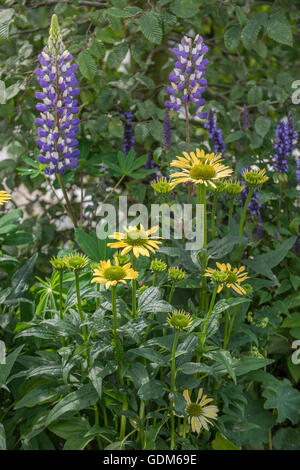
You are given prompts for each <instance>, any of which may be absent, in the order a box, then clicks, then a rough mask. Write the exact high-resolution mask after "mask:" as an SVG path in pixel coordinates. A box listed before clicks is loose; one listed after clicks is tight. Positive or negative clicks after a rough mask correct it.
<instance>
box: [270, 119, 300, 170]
mask: <svg viewBox="0 0 300 470" xmlns="http://www.w3.org/2000/svg"><path fill="white" fill-rule="evenodd" d="M297 136H298V133H297V132H296V131H294V129H293V121H292V117H291V115H290V114H289V115H288V117H287V119H286V120H285V121H283V120H282V121H280V122H279V123H278V125H277V127H276V142H275V144H274V150H275V152H276V153H275V154H274V159H275V163H274V170H275V171H276V172H277V173H287V172H288V169H289V167H288V158H289V156H290V155H291V153H292V151H293V150H294V148H295V145H296V142H297Z"/></svg>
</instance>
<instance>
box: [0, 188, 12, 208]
mask: <svg viewBox="0 0 300 470" xmlns="http://www.w3.org/2000/svg"><path fill="white" fill-rule="evenodd" d="M10 198H11V196H10V194H8V193H7V192H6V191H0V206H2V204H4V203H5V202H6V201H8V200H9V199H10Z"/></svg>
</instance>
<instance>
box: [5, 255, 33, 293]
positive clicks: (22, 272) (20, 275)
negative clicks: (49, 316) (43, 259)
mask: <svg viewBox="0 0 300 470" xmlns="http://www.w3.org/2000/svg"><path fill="white" fill-rule="evenodd" d="M37 257H38V253H36V254H35V255H33V256H32V257H31V258H30V259H29V260H28V261H26V263H25V264H23V266H22V267H21V268H20V269H19V270H18V271H17V272H16V273H15V274H14V275H13V277H12V280H11V284H12V288H13V290H12V294H11V295H10V296H9V299H11V298H16V299H17V298H19V297H21V295H22V294H23V293H24V292H25V291H26V290H27V289H28V286H29V280H30V277H31V275H32V272H33V269H34V266H35V263H36V260H37Z"/></svg>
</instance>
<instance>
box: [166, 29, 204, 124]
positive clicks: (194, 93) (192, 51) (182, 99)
mask: <svg viewBox="0 0 300 470" xmlns="http://www.w3.org/2000/svg"><path fill="white" fill-rule="evenodd" d="M207 51H208V48H207V47H206V45H205V44H204V42H203V39H202V37H201V36H199V34H197V36H196V37H195V39H194V40H192V39H191V38H189V37H187V36H184V37H183V38H182V40H181V42H180V44H178V46H177V47H176V48H174V49H173V50H172V53H173V54H174V55H175V57H176V58H177V61H176V63H175V67H174V70H173V72H172V73H171V74H170V75H169V80H170V82H171V86H169V87H168V88H167V93H168V94H169V95H170V97H169V100H167V101H165V107H166V108H168V109H173V110H174V111H179V110H180V109H181V107H182V106H184V103H194V104H195V105H196V106H197V111H196V114H197V116H198V117H200V118H201V119H206V118H207V113H203V112H202V108H203V106H204V104H205V100H204V98H203V97H202V95H203V93H204V91H205V86H206V85H207V81H206V79H205V78H204V77H205V67H206V65H207V64H208V59H203V56H204V54H206V52H207Z"/></svg>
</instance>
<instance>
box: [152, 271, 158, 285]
mask: <svg viewBox="0 0 300 470" xmlns="http://www.w3.org/2000/svg"><path fill="white" fill-rule="evenodd" d="M156 279H157V273H154V275H153V282H152V286H153V287H155V286H156Z"/></svg>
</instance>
